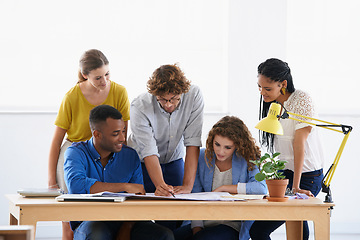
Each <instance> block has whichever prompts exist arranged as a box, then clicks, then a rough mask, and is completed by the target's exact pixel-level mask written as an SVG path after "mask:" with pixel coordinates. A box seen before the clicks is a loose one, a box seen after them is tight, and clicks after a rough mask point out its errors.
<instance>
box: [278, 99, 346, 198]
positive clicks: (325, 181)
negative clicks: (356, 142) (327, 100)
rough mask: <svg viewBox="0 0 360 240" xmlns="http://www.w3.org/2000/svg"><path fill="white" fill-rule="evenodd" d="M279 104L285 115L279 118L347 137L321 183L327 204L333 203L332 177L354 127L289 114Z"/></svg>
mask: <svg viewBox="0 0 360 240" xmlns="http://www.w3.org/2000/svg"><path fill="white" fill-rule="evenodd" d="M277 103H279V102H277ZM279 104H280V105H281V106H282V107H283V109H284V113H283V114H281V115H278V118H282V119H287V118H288V119H292V120H294V121H298V122H303V123H307V124H310V125H314V126H317V127H322V128H325V129H328V130H332V131H335V132H339V133H343V134H344V135H345V136H344V138H343V141H342V142H341V145H340V148H339V150H338V152H337V154H336V156H335V159H334V162H333V163H332V164H331V166H330V167H329V169H328V171H327V172H326V174H325V176H324V178H323V180H322V182H321V185H322V186H321V187H322V192H324V193H326V196H325V202H332V196H331V190H330V182H331V180H332V177H333V176H334V173H335V170H336V167H337V165H338V163H339V160H340V157H341V154H342V152H343V150H344V148H345V144H346V142H347V140H348V138H349V135H350V132H351V131H352V129H353V128H352V126H349V125H342V124H336V123H332V122H327V121H323V120H320V119H316V118H312V117H308V116H303V115H300V114H296V113H292V112H288V111H287V110H286V108H285V107H284V105H282V104H281V103H279ZM290 115H292V116H297V117H300V118H305V119H310V120H313V121H317V122H321V123H325V124H316V123H312V122H308V121H305V120H302V119H298V118H293V117H290ZM334 128H341V130H338V129H334Z"/></svg>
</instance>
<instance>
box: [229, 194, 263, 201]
mask: <svg viewBox="0 0 360 240" xmlns="http://www.w3.org/2000/svg"><path fill="white" fill-rule="evenodd" d="M264 196H265V195H262V194H261V195H255V194H234V195H230V196H226V197H229V198H234V199H235V200H237V199H242V200H257V199H263V198H264Z"/></svg>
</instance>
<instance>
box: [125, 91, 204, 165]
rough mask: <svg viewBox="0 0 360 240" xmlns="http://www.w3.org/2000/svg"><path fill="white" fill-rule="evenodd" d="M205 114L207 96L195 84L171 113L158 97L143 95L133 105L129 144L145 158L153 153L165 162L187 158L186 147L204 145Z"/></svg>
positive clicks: (141, 157)
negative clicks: (163, 106)
mask: <svg viewBox="0 0 360 240" xmlns="http://www.w3.org/2000/svg"><path fill="white" fill-rule="evenodd" d="M203 113H204V100H203V96H202V94H201V91H200V88H199V87H198V86H195V85H192V86H191V87H190V90H189V92H187V93H184V94H182V95H181V100H180V103H179V106H178V108H177V109H176V110H175V111H174V112H172V113H171V114H170V113H168V112H166V111H165V110H164V109H163V108H162V107H161V106H160V104H159V103H158V102H157V100H156V97H155V96H153V95H152V94H150V93H144V94H141V95H140V96H138V97H137V98H135V99H134V100H133V101H132V103H131V106H130V127H131V134H130V136H129V139H128V145H129V146H130V147H132V148H134V149H135V150H136V151H137V152H138V154H139V156H140V159H141V161H143V159H144V158H145V157H148V156H151V155H156V156H158V157H159V160H160V163H161V164H163V163H169V162H172V161H174V160H177V159H180V158H184V156H185V151H184V146H198V147H201V133H202V125H203Z"/></svg>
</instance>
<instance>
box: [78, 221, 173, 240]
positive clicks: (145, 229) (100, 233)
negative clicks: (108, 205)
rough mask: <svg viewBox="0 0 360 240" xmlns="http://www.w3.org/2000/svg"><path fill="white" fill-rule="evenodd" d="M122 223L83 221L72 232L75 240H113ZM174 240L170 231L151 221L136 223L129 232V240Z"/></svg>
mask: <svg viewBox="0 0 360 240" xmlns="http://www.w3.org/2000/svg"><path fill="white" fill-rule="evenodd" d="M122 223H123V222H120V221H85V222H82V223H81V224H80V225H79V226H78V227H77V228H76V229H75V231H74V239H75V240H85V239H89V240H90V239H91V240H113V239H116V235H117V233H118V231H119V229H120V227H121V225H122ZM144 239H146V240H147V239H149V240H174V235H173V233H172V231H171V230H169V229H168V228H166V227H163V226H160V225H158V224H156V223H153V222H151V221H141V222H136V223H135V224H134V226H133V227H132V230H131V240H144Z"/></svg>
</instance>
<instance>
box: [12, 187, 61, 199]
mask: <svg viewBox="0 0 360 240" xmlns="http://www.w3.org/2000/svg"><path fill="white" fill-rule="evenodd" d="M17 193H18V194H20V195H21V196H23V197H57V196H60V195H61V194H63V192H62V191H61V190H60V189H49V188H24V189H19V190H18V191H17Z"/></svg>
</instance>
